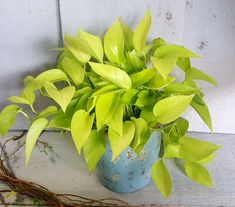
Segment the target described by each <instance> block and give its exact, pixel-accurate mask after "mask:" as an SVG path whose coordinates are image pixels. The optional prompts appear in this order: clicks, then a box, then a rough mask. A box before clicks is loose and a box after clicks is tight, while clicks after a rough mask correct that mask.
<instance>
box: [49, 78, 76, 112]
mask: <svg viewBox="0 0 235 207" xmlns="http://www.w3.org/2000/svg"><path fill="white" fill-rule="evenodd" d="M45 89H46V91H47V93H48V95H49V96H50V97H51V98H52V99H53V100H54V101H55V102H56V103H58V104H59V105H60V107H61V108H62V110H63V111H64V112H65V111H66V108H67V106H68V104H69V103H70V101H71V100H72V98H73V95H74V93H75V87H74V86H67V87H65V88H63V89H61V90H57V88H56V87H55V86H54V85H53V84H52V83H49V82H47V83H46V84H45Z"/></svg>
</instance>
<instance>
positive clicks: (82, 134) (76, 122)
mask: <svg viewBox="0 0 235 207" xmlns="http://www.w3.org/2000/svg"><path fill="white" fill-rule="evenodd" d="M93 121H94V114H92V115H91V116H90V115H89V113H88V112H87V111H85V110H78V111H77V112H76V113H75V114H74V115H73V118H72V121H71V134H72V138H73V141H74V143H75V145H76V148H77V151H78V153H80V152H81V149H82V147H83V145H84V144H85V142H86V141H87V139H88V136H89V135H90V132H91V129H92V125H93Z"/></svg>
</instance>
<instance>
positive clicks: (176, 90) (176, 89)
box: [164, 83, 199, 95]
mask: <svg viewBox="0 0 235 207" xmlns="http://www.w3.org/2000/svg"><path fill="white" fill-rule="evenodd" d="M164 91H166V92H169V93H171V94H183V95H190V94H194V93H198V92H199V89H197V88H194V87H191V86H188V85H185V84H183V83H171V84H169V85H168V86H166V87H165V88H164Z"/></svg>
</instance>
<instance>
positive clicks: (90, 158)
mask: <svg viewBox="0 0 235 207" xmlns="http://www.w3.org/2000/svg"><path fill="white" fill-rule="evenodd" d="M105 147H106V139H105V135H104V132H103V131H100V132H97V131H96V130H92V131H91V133H90V135H89V137H88V138H87V141H86V143H85V144H84V146H83V153H84V157H85V160H86V162H87V165H88V168H89V171H90V172H91V171H93V170H94V168H95V166H96V164H97V163H98V162H99V160H100V158H101V157H102V155H103V154H104V152H105Z"/></svg>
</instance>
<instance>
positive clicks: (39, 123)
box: [25, 118, 48, 166]
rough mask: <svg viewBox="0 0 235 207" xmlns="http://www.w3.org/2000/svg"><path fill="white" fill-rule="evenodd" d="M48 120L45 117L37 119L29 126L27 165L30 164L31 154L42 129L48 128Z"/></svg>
mask: <svg viewBox="0 0 235 207" xmlns="http://www.w3.org/2000/svg"><path fill="white" fill-rule="evenodd" d="M47 124H48V120H47V119H45V118H39V119H36V120H35V121H34V122H32V124H31V126H30V127H29V131H28V134H27V137H26V153H25V154H26V166H27V165H28V162H29V158H30V155H31V154H32V151H33V148H34V145H35V144H36V142H37V139H38V138H39V136H40V134H41V133H42V131H43V130H44V129H45V128H46V126H47Z"/></svg>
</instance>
